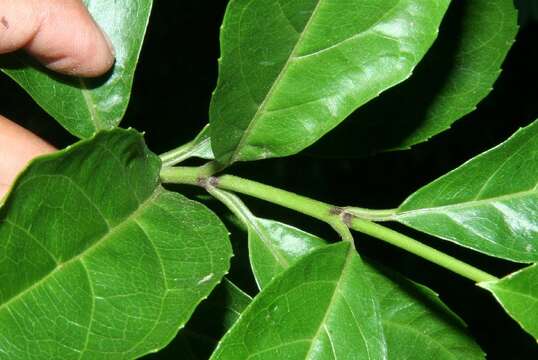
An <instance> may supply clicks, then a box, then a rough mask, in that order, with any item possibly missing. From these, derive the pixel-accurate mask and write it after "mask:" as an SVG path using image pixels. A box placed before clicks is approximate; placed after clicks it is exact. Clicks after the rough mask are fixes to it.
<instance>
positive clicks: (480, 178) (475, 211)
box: [393, 121, 538, 262]
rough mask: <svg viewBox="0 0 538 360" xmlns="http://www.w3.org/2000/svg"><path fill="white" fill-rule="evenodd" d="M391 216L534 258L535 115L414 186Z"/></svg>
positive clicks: (484, 247)
mask: <svg viewBox="0 0 538 360" xmlns="http://www.w3.org/2000/svg"><path fill="white" fill-rule="evenodd" d="M393 219H394V220H397V221H399V222H401V223H404V224H406V225H408V226H411V227H413V228H415V229H418V230H421V231H424V232H426V233H428V234H431V235H434V236H437V237H440V238H443V239H447V240H450V241H453V242H455V243H457V244H459V245H462V246H465V247H469V248H472V249H475V250H477V251H480V252H483V253H486V254H489V255H492V256H497V257H500V258H504V259H508V260H513V261H520V262H533V261H538V242H537V239H538V221H537V219H538V121H535V122H534V123H533V124H531V125H529V126H528V127H526V128H524V129H520V130H519V131H518V132H516V133H515V134H514V135H513V136H512V137H511V138H510V139H508V140H506V141H505V142H504V143H502V144H500V145H499V146H497V147H495V148H493V149H491V150H489V151H486V152H485V153H483V154H481V155H479V156H477V157H475V158H473V159H471V160H470V161H468V162H466V163H465V164H463V165H462V166H460V167H459V168H457V169H455V170H453V171H452V172H450V173H448V174H447V175H445V176H443V177H441V178H439V179H437V180H435V181H434V182H432V183H431V184H429V185H426V186H425V187H423V188H422V189H420V190H418V191H417V192H416V193H414V194H413V195H411V196H410V197H409V198H408V199H407V200H406V201H405V202H404V203H403V204H402V205H401V206H400V208H399V209H398V210H397V213H396V215H394V217H393Z"/></svg>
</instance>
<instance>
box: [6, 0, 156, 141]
mask: <svg viewBox="0 0 538 360" xmlns="http://www.w3.org/2000/svg"><path fill="white" fill-rule="evenodd" d="M84 3H85V4H86V5H87V7H88V10H89V11H90V13H91V14H92V16H93V17H94V19H95V20H96V22H97V23H98V24H99V25H100V27H101V28H102V29H103V30H104V31H105V32H106V33H107V35H108V36H109V38H110V39H111V41H112V43H113V44H114V49H115V51H116V63H115V65H114V69H113V70H112V72H111V73H110V74H108V75H106V76H104V77H102V78H99V79H83V78H72V77H67V76H62V75H58V74H55V73H52V72H51V71H48V70H46V69H44V68H43V67H42V66H41V65H39V64H37V63H36V62H35V61H33V60H32V59H30V58H29V57H28V56H25V55H23V54H21V53H18V54H12V55H7V56H4V57H3V58H2V59H1V61H0V67H1V68H2V70H3V71H4V72H5V73H6V74H7V75H8V76H10V77H11V78H12V79H13V80H15V81H16V82H17V83H18V84H19V85H20V86H22V87H23V88H24V89H25V90H26V91H27V92H28V93H29V94H30V96H31V97H32V98H33V99H34V100H35V101H36V102H37V103H38V104H39V106H41V107H42V108H43V109H44V110H45V111H46V112H48V113H49V114H50V115H51V116H52V117H53V118H55V119H56V120H57V121H58V122H59V123H60V124H61V125H62V126H63V127H65V128H66V129H67V130H68V131H69V132H70V133H72V134H73V135H75V136H77V137H80V138H88V137H90V136H92V135H93V134H94V133H95V132H96V131H98V130H102V129H110V128H113V127H115V126H117V125H118V124H119V123H120V121H121V120H122V118H123V115H124V113H125V110H126V109H127V105H128V102H129V98H130V94H131V86H132V83H133V77H134V72H135V68H136V65H137V63H138V56H139V54H140V50H141V48H142V41H143V39H144V35H145V32H146V27H147V24H148V20H149V16H150V12H151V7H152V4H153V0H122V1H108V0H91V1H90V0H84Z"/></svg>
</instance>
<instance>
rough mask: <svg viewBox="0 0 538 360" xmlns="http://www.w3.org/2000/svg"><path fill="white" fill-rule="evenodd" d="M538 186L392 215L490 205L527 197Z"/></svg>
mask: <svg viewBox="0 0 538 360" xmlns="http://www.w3.org/2000/svg"><path fill="white" fill-rule="evenodd" d="M537 187H538V184H537V185H536V186H535V187H534V188H532V189H530V190H525V191H520V192H516V193H512V194H506V195H501V196H496V197H491V198H487V199H481V200H470V201H463V202H461V203H457V204H450V205H442V206H433V207H427V208H419V209H413V210H407V211H405V210H404V211H402V212H399V213H396V214H394V215H392V216H391V218H392V219H394V220H398V219H400V218H405V217H413V216H416V215H420V214H422V213H428V212H435V213H436V212H442V211H443V210H460V209H466V208H469V207H473V206H480V205H490V203H493V202H502V201H504V200H514V199H518V198H521V197H525V196H527V195H533V194H538V191H537V190H538V189H537Z"/></svg>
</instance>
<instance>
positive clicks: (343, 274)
mask: <svg viewBox="0 0 538 360" xmlns="http://www.w3.org/2000/svg"><path fill="white" fill-rule="evenodd" d="M352 259H353V250H352V249H351V247H348V250H347V254H346V259H345V261H344V264H343V266H342V272H341V274H340V276H339V278H338V281H337V282H336V286H335V287H334V291H333V295H332V296H331V300H330V301H329V304H328V305H327V309H326V310H325V314H324V315H323V319H322V320H321V322H320V325H319V326H318V329H317V330H316V333H315V334H314V336H313V337H312V341H310V346H309V348H308V352H307V353H306V355H305V359H310V355H311V353H312V351H313V349H314V346H313V345H314V343H315V342H316V341H317V339H318V338H319V336H320V334H321V331H322V329H323V328H324V325H325V324H326V323H327V319H328V317H329V314H330V309H331V308H332V307H333V305H334V303H335V301H336V299H337V297H338V296H337V295H340V287H341V286H342V282H343V280H344V279H345V278H346V275H347V273H348V272H349V268H350V266H349V265H350V263H351V260H352ZM359 331H360V330H359ZM361 334H362V331H361ZM363 340H364V345H365V346H366V351H367V353H368V358H369V359H370V349H369V348H368V342H367V341H366V339H364V337H363ZM331 346H333V345H332V343H331Z"/></svg>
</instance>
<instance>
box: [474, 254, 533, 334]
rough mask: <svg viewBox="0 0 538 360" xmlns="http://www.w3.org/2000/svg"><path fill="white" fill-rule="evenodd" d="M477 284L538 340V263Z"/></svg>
mask: <svg viewBox="0 0 538 360" xmlns="http://www.w3.org/2000/svg"><path fill="white" fill-rule="evenodd" d="M479 285H480V286H481V287H483V288H485V289H487V290H489V291H491V292H492V293H493V295H494V296H495V298H496V299H497V301H499V303H501V305H502V306H503V307H504V309H505V310H506V312H507V313H508V314H510V316H511V317H512V318H514V319H515V320H516V321H517V322H518V323H519V324H520V325H521V327H522V328H523V329H525V331H527V332H528V333H529V334H531V335H532V336H534V338H535V339H536V340H537V341H538V265H536V264H534V265H532V266H530V267H528V268H525V269H523V270H520V271H518V272H515V273H513V274H510V275H508V276H507V277H505V278H503V279H501V280H499V281H488V282H483V283H480V284H479Z"/></svg>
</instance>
